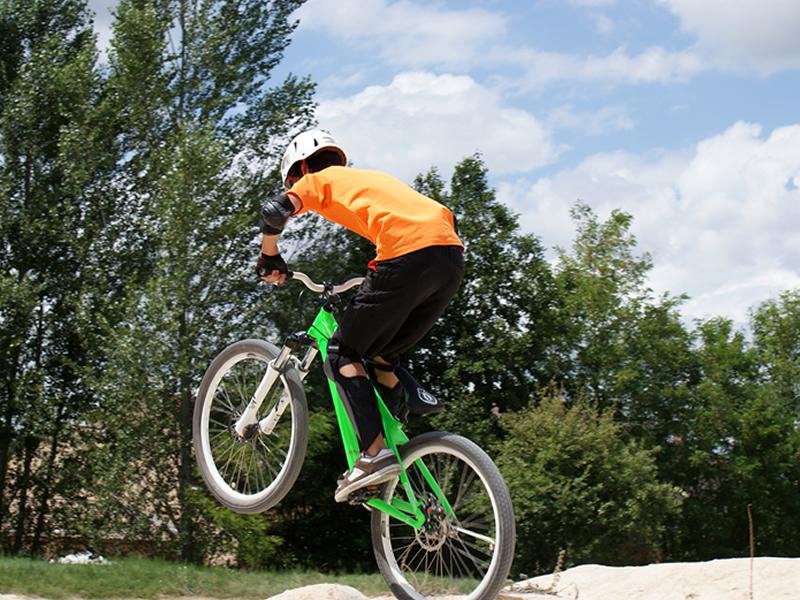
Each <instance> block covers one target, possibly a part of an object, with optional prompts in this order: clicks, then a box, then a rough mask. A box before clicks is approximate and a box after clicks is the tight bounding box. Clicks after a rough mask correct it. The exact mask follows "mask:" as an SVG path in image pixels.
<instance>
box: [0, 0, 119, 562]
mask: <svg viewBox="0 0 800 600" xmlns="http://www.w3.org/2000/svg"><path fill="white" fill-rule="evenodd" d="M0 30H2V36H0V37H2V41H0V45H2V53H0V195H2V199H1V200H0V207H2V211H3V212H2V214H3V219H2V224H0V235H2V241H3V247H4V253H3V256H2V258H0V266H1V267H2V270H3V272H4V273H5V276H6V277H7V279H6V281H7V282H10V281H13V286H16V287H17V288H18V290H17V291H16V292H12V293H11V297H15V298H17V300H15V301H14V302H17V301H18V300H19V299H21V298H25V300H24V302H23V304H26V305H27V306H28V309H29V310H30V313H29V315H26V316H25V318H21V319H20V320H19V321H18V322H16V323H14V325H13V327H6V326H4V334H3V335H4V337H9V338H13V339H8V344H9V348H10V349H13V350H11V354H10V355H9V361H10V362H9V368H8V369H7V370H5V372H4V373H3V376H4V378H5V379H4V382H3V388H4V390H5V392H6V395H5V397H4V398H3V400H4V402H3V404H4V406H3V410H2V414H3V417H2V419H3V422H2V424H0V430H2V432H3V433H2V435H0V440H2V441H0V446H2V448H3V449H2V451H0V461H2V463H0V475H2V479H0V498H2V499H0V508H4V507H7V506H8V499H9V498H10V496H12V495H13V496H15V497H16V504H15V507H16V508H15V510H16V515H15V523H14V524H13V529H14V535H13V540H12V541H11V542H10V548H11V549H12V550H15V551H17V550H19V549H21V548H22V546H23V542H24V540H25V539H26V538H28V537H31V538H32V545H31V549H32V550H33V551H34V552H39V551H40V550H41V546H42V544H43V537H44V536H45V535H46V532H47V530H48V529H49V527H48V523H47V521H48V519H49V518H50V517H51V509H50V503H51V501H52V499H53V496H54V495H55V493H56V490H60V489H61V487H62V486H63V485H64V484H65V482H66V481H67V479H68V478H67V477H66V475H65V474H64V473H63V472H61V471H59V470H58V469H57V468H56V461H57V458H58V455H59V452H60V449H61V448H62V447H63V442H64V438H65V436H66V435H67V431H68V429H69V427H70V426H71V423H74V422H75V421H77V420H79V419H80V418H82V416H83V415H85V413H86V411H87V410H88V408H89V407H90V405H91V403H92V394H91V393H90V392H89V391H88V390H87V388H86V387H85V385H83V381H82V377H81V370H82V367H83V366H85V365H86V364H87V363H89V362H91V361H92V360H94V358H93V356H94V355H93V350H94V345H93V344H92V341H91V334H90V333H88V332H87V331H86V330H84V328H83V321H82V319H81V318H80V316H79V315H80V312H81V311H80V307H81V305H82V304H86V298H84V297H83V290H84V289H85V288H86V287H87V286H93V285H94V283H95V282H94V276H95V274H96V271H95V269H93V268H92V267H91V266H90V265H89V264H88V262H89V256H90V254H91V248H92V246H93V245H94V244H95V242H96V240H97V238H98V236H99V235H100V234H99V232H100V231H102V218H103V213H104V210H105V209H106V208H107V207H108V206H109V204H110V202H109V200H108V198H107V196H108V195H107V194H106V193H105V191H106V188H105V182H106V181H107V177H108V174H109V173H110V171H111V170H112V169H113V165H114V164H115V161H116V156H115V154H114V152H113V143H112V142H113V140H112V138H110V137H109V136H108V135H107V131H108V130H107V128H106V127H105V115H104V114H103V113H102V111H101V110H100V108H99V106H100V104H101V95H102V84H101V77H100V73H99V71H98V70H97V68H96V66H95V63H96V51H95V46H94V37H93V33H92V27H91V22H90V21H89V18H88V13H87V10H86V6H85V2H83V1H81V0H58V1H54V2H45V1H40V0H35V1H32V2H22V1H18V0H3V1H2V2H0ZM31 294H34V295H35V298H36V300H35V302H34V303H33V305H32V306H31V305H30V304H29V301H30V299H31V297H32V296H31ZM100 295H101V293H100V294H98V293H95V297H98V296H100ZM12 304H13V303H12ZM17 306H19V304H17ZM12 458H14V459H15V464H16V467H15V468H16V473H15V476H14V477H13V478H14V479H15V486H14V488H13V489H8V488H7V485H6V477H7V472H8V465H9V461H10V460H11V459H12ZM5 517H6V513H5V510H0V520H2V519H3V518H5Z"/></svg>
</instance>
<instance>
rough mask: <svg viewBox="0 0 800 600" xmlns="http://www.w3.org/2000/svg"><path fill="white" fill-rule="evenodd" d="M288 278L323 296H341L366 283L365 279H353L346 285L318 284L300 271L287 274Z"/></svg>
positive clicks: (346, 282)
mask: <svg viewBox="0 0 800 600" xmlns="http://www.w3.org/2000/svg"><path fill="white" fill-rule="evenodd" d="M286 277H287V279H296V280H297V281H299V282H300V283H302V284H303V285H305V286H306V287H307V288H308V289H310V290H311V291H312V292H316V293H317V294H323V293H325V292H332V293H334V294H341V293H342V292H346V291H347V290H349V289H352V288H354V287H356V286H359V285H361V283H362V282H363V281H364V278H363V277H353V278H352V279H348V280H347V281H345V282H344V283H340V284H338V285H334V286H331V285H329V284H324V283H316V282H314V281H312V280H311V277H309V276H308V275H306V274H305V273H301V272H300V271H289V272H288V273H287V274H286Z"/></svg>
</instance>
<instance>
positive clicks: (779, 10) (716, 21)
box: [659, 0, 800, 74]
mask: <svg viewBox="0 0 800 600" xmlns="http://www.w3.org/2000/svg"><path fill="white" fill-rule="evenodd" d="M659 1H660V2H661V3H662V4H664V5H666V6H667V7H668V8H669V9H670V10H671V11H672V12H673V13H674V14H675V15H676V16H677V17H678V18H679V19H680V21H681V27H682V29H683V30H684V31H687V32H689V33H692V34H694V35H696V36H697V38H698V42H699V46H700V48H701V49H703V50H705V51H706V52H708V53H710V54H711V56H713V57H714V58H715V59H716V60H717V61H718V62H719V63H720V64H721V65H722V66H726V67H730V68H736V69H741V68H747V69H755V70H757V71H759V72H761V73H764V74H766V73H770V72H773V71H777V70H780V69H791V68H800V34H798V32H800V2H798V1H797V0H738V1H731V0H659Z"/></svg>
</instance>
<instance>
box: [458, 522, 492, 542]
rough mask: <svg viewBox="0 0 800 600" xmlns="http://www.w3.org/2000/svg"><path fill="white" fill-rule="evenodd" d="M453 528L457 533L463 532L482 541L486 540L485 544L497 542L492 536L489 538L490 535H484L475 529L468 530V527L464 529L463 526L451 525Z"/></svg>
mask: <svg viewBox="0 0 800 600" xmlns="http://www.w3.org/2000/svg"><path fill="white" fill-rule="evenodd" d="M453 529H455V530H456V531H458V532H459V533H463V534H465V535H468V536H470V537H474V538H475V539H477V540H481V541H482V542H486V543H487V544H495V543H497V540H495V539H494V538H490V537H488V536H486V535H482V534H480V533H478V532H477V531H470V530H469V529H464V528H463V527H456V526H453Z"/></svg>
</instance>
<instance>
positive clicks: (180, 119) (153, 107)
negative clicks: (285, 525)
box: [98, 0, 313, 562]
mask: <svg viewBox="0 0 800 600" xmlns="http://www.w3.org/2000/svg"><path fill="white" fill-rule="evenodd" d="M300 4H301V2H299V1H296V0H284V1H275V2H269V3H265V2H261V1H256V0H250V1H237V2H234V1H227V0H224V1H223V0H206V1H199V2H193V3H190V2H187V1H185V0H163V1H159V2H155V3H153V2H145V1H141V0H122V2H120V4H119V6H118V8H117V17H116V21H115V25H114V38H113V40H112V51H111V54H110V59H109V63H110V67H109V81H108V86H109V90H110V93H109V102H110V103H112V104H113V105H115V106H116V107H118V110H117V113H118V114H119V115H120V125H119V126H120V128H121V131H122V133H121V139H122V147H123V149H124V151H125V159H124V161H125V162H124V165H123V168H122V169H121V173H120V178H121V180H122V181H124V183H125V188H126V190H127V191H128V197H127V199H126V202H127V206H128V211H127V212H126V213H125V214H120V215H117V218H118V220H119V221H120V222H121V223H125V224H127V225H128V228H129V229H128V232H127V233H123V234H122V237H121V239H120V240H119V242H118V243H120V244H123V245H124V246H126V247H128V248H132V249H135V251H136V252H137V253H138V256H139V260H138V261H137V263H136V264H134V265H132V270H133V273H132V274H131V278H132V283H133V284H134V285H131V287H130V289H129V292H128V297H127V300H126V304H125V306H126V316H125V318H124V319H122V320H121V321H117V322H114V323H108V329H109V332H110V335H109V338H108V340H107V344H106V347H107V348H109V349H112V348H113V356H111V357H110V362H109V364H108V365H106V368H105V373H106V374H107V376H106V377H101V378H100V381H99V383H98V387H99V389H101V390H104V391H105V392H106V397H107V398H108V399H109V401H108V402H107V403H106V404H105V405H104V406H103V407H102V411H101V412H100V413H99V414H98V419H99V420H101V421H103V422H106V423H109V424H111V423H114V424H116V425H118V426H119V427H121V429H119V430H112V429H110V428H109V429H106V430H105V433H101V436H102V435H105V436H106V438H105V439H104V438H102V437H101V441H102V442H103V445H102V449H103V450H102V452H106V454H107V456H105V458H104V459H103V460H104V461H106V462H107V463H108V464H112V465H120V464H122V463H124V462H128V463H130V464H133V465H137V466H140V467H141V468H143V469H146V470H148V471H149V470H151V469H155V470H156V471H158V472H159V474H158V478H157V479H158V480H157V481H153V482H152V484H153V485H152V486H150V485H148V486H147V487H148V489H147V490H146V492H143V493H144V494H145V495H146V497H147V498H150V499H151V500H152V502H147V503H146V504H147V505H148V511H149V512H148V514H147V515H143V516H142V517H141V518H139V519H136V522H137V524H136V526H135V527H133V529H137V530H141V531H144V532H145V533H146V536H147V537H148V538H149V539H158V538H159V537H160V536H162V535H166V536H167V539H168V540H170V542H169V543H168V544H166V546H164V548H165V552H167V553H173V552H174V554H175V555H179V556H180V557H181V558H182V559H184V560H191V561H195V562H199V561H202V560H203V559H204V554H205V542H206V541H207V540H206V539H204V538H203V537H202V531H203V527H202V526H201V525H202V524H203V523H204V522H206V521H207V517H208V515H206V516H205V517H204V515H203V514H201V512H200V511H199V510H198V507H199V506H201V505H202V503H197V502H193V501H192V493H191V490H192V487H193V486H194V485H195V484H196V483H197V482H196V478H195V475H194V459H193V457H192V453H191V415H192V407H193V401H194V396H193V394H194V390H195V389H196V387H197V385H198V383H199V379H200V377H201V376H202V373H203V371H204V369H205V367H206V366H207V364H208V362H209V361H210V358H211V357H212V356H213V355H214V354H215V353H217V352H218V351H219V350H220V349H221V348H223V347H224V346H225V345H226V344H227V343H228V342H230V341H232V339H234V338H238V337H241V336H242V335H243V334H245V333H246V334H247V335H253V334H254V333H255V334H256V335H257V334H258V333H259V332H262V333H263V332H265V330H269V329H270V327H271V326H270V323H269V322H268V319H264V317H263V314H264V311H263V308H264V305H263V303H261V302H260V300H259V296H258V286H257V284H256V281H255V277H254V276H253V273H252V265H253V262H254V256H255V255H256V254H257V251H258V250H257V244H256V231H255V228H254V224H255V216H256V210H257V207H258V205H259V203H260V200H261V199H262V198H263V196H265V195H266V194H267V193H269V191H270V190H271V189H273V188H274V187H275V185H276V183H277V181H276V179H277V178H276V177H275V165H276V164H277V158H278V156H279V152H280V149H281V144H283V143H285V138H286V136H287V134H288V133H290V132H292V131H294V130H296V129H297V128H298V127H301V126H304V125H305V124H307V123H308V121H309V118H310V111H311V108H312V105H311V94H312V92H313V86H312V85H311V84H310V83H309V82H308V81H306V80H298V79H296V78H295V77H292V76H290V77H289V78H287V79H286V80H285V81H283V82H280V83H277V84H276V85H275V84H273V82H272V81H271V80H270V72H271V71H272V69H273V68H274V67H275V65H276V64H277V63H278V62H279V61H280V59H281V57H282V53H283V50H284V48H285V47H286V45H287V44H288V42H289V35H290V34H291V32H292V30H293V28H294V26H295V24H294V23H292V22H291V21H290V18H289V17H290V14H291V13H292V11H293V10H294V9H296V8H297V7H298V6H299V5H300ZM136 271H138V273H137V272H136ZM137 280H138V281H142V282H144V284H143V285H136V281H137ZM254 329H255V331H254ZM137 364H138V365H139V368H134V366H135V365H137ZM129 373H130V374H129ZM145 390H146V391H145ZM142 401H146V402H144V404H142ZM129 406H136V407H138V408H137V410H138V411H140V414H136V415H133V416H131V417H129V418H130V427H127V426H126V424H125V423H121V422H120V421H119V420H118V419H115V415H116V414H117V413H118V412H120V411H126V410H129V409H128V407H129ZM134 433H136V434H138V443H137V444H136V445H131V444H116V443H115V441H116V439H117V437H118V436H119V438H124V437H127V436H128V435H133V434H134ZM156 447H157V448H158V450H157V451H153V449H154V448H156ZM129 452H130V453H131V454H126V453H129ZM109 475H110V474H109V473H106V474H105V476H101V479H104V480H105V482H106V484H107V485H108V488H107V492H106V493H108V494H112V496H110V498H109V501H110V502H112V504H113V503H114V502H115V501H116V500H120V501H121V502H120V503H118V505H117V507H116V508H115V509H114V511H115V512H116V514H119V515H120V516H121V517H123V521H122V524H124V518H125V517H126V515H129V514H130V509H131V506H130V505H125V503H124V502H122V501H123V500H125V498H126V495H125V494H119V493H118V494H117V495H116V496H114V495H113V490H114V485H113V484H114V481H113V480H112V479H110V478H109ZM140 479H141V477H139V478H136V477H134V482H138V481H139V480H140ZM129 489H130V490H138V489H140V488H138V487H136V485H135V483H132V487H131V488H129ZM141 489H143V488H141ZM134 496H135V495H134V494H127V497H128V499H130V500H133V499H134ZM156 496H157V497H159V498H161V499H162V500H161V501H158V500H157V499H156ZM204 519H206V521H204Z"/></svg>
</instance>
